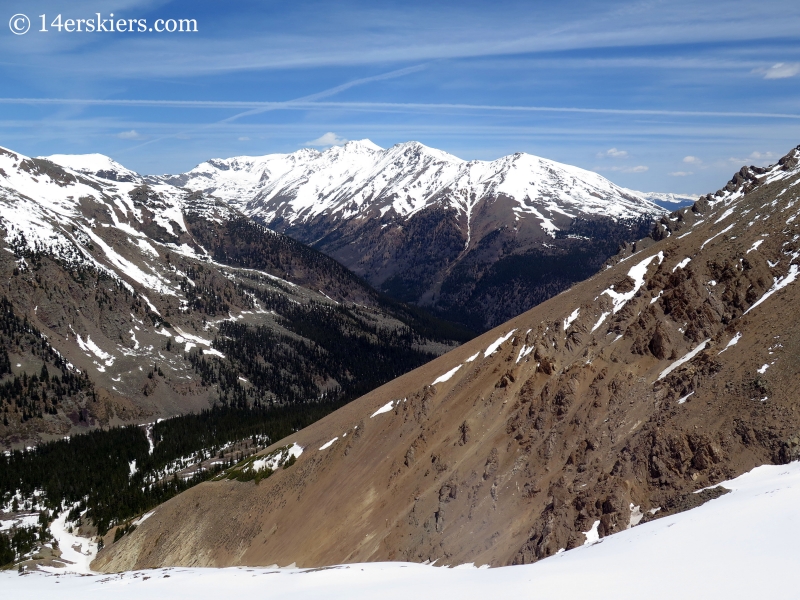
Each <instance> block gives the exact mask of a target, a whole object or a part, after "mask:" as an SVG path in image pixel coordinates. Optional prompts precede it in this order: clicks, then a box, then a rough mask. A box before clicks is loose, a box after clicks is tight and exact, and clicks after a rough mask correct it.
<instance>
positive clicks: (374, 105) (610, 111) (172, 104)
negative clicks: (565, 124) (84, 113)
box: [0, 66, 800, 120]
mask: <svg viewBox="0 0 800 600" xmlns="http://www.w3.org/2000/svg"><path fill="white" fill-rule="evenodd" d="M421 68H424V67H423V66H417V67H410V68H409V69H401V70H399V71H393V72H392V74H395V73H397V75H394V76H400V75H402V74H406V73H409V72H412V70H413V71H416V70H420V69H421ZM388 75H390V74H384V75H377V76H375V77H366V78H364V79H359V80H355V81H354V82H350V83H347V84H343V85H341V86H337V87H336V88H331V89H330V90H325V91H324V92H319V94H312V95H310V96H305V97H303V98H298V99H296V100H286V101H281V102H247V101H217V100H133V99H95V98H0V104H18V105H25V104H29V105H73V106H143V107H144V106H149V107H161V108H197V109H208V108H234V109H242V108H251V109H253V111H254V112H252V113H250V112H249V111H247V113H242V114H241V115H237V116H236V117H231V119H233V118H240V117H241V116H244V115H245V114H257V113H259V112H266V111H269V110H314V109H320V108H331V109H336V110H343V109H344V110H352V111H409V112H415V111H432V110H447V111H451V110H465V111H492V112H544V113H547V112H553V113H576V114H599V115H628V116H666V117H712V118H720V119H790V120H800V113H781V112H747V111H704V110H663V109H649V108H642V109H636V108H633V109H629V108H591V107H574V106H519V105H504V104H461V103H421V102H329V101H316V100H314V98H317V97H321V96H322V95H323V94H324V96H329V95H332V94H334V93H338V92H340V91H344V90H346V89H349V88H351V87H353V86H355V85H361V84H363V83H369V82H372V81H380V80H381V79H389V78H390V77H388Z"/></svg>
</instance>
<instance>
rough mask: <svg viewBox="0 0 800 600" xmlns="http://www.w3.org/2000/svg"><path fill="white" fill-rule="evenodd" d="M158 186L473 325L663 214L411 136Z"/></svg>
mask: <svg viewBox="0 0 800 600" xmlns="http://www.w3.org/2000/svg"><path fill="white" fill-rule="evenodd" d="M154 181H158V182H167V183H169V184H172V185H178V186H181V187H186V188H188V189H191V190H196V191H202V192H204V193H208V194H213V195H215V196H218V197H220V198H222V199H223V200H224V201H226V202H228V203H229V204H230V205H231V206H235V207H237V208H238V209H240V210H241V211H242V212H244V213H245V214H247V215H248V216H250V217H253V218H254V219H257V220H258V221H260V222H261V223H264V224H265V225H267V226H268V227H270V228H271V229H274V230H276V231H280V232H282V233H286V234H287V235H289V236H291V237H294V238H296V239H298V240H300V241H302V242H304V243H307V244H310V245H312V246H313V247H314V248H317V249H319V250H321V251H323V252H325V253H326V254H328V255H329V256H332V257H334V258H336V259H337V260H338V261H339V262H341V263H342V264H344V265H345V266H347V267H348V268H350V269H351V270H353V271H354V272H355V273H357V274H359V275H360V276H362V277H364V278H365V279H366V280H367V281H369V282H370V283H371V284H372V285H373V286H375V287H377V288H379V289H381V290H383V291H385V292H387V293H389V294H391V295H392V296H394V297H395V298H398V299H400V300H402V301H406V302H413V303H416V304H419V305H422V306H429V307H432V308H433V309H434V310H436V311H438V312H439V313H440V314H442V315H445V316H447V317H448V318H450V319H453V320H458V321H460V322H462V323H465V324H467V325H469V326H470V327H472V328H475V329H479V330H484V329H486V328H489V327H493V326H495V325H498V324H499V323H502V322H503V321H505V320H507V319H509V318H511V317H512V316H515V315H517V314H519V313H521V312H523V311H525V310H527V309H529V308H530V307H532V306H534V305H535V304H538V303H539V302H542V301H544V300H546V299H547V298H549V297H551V296H553V295H554V294H556V293H558V292H560V291H562V290H564V289H566V288H567V287H568V286H569V285H571V284H572V283H574V282H576V281H580V280H582V279H585V278H586V277H588V276H590V275H592V274H594V273H595V272H596V271H597V270H598V269H599V268H600V266H601V265H602V263H603V262H604V261H605V260H606V259H607V258H608V257H609V256H612V255H613V254H615V253H616V252H617V250H618V248H619V245H620V244H621V243H623V242H631V241H633V240H636V239H638V238H640V237H642V236H643V235H646V233H647V231H648V230H649V226H650V224H651V222H652V220H653V218H654V217H655V216H656V215H660V214H662V213H663V212H665V211H664V209H663V208H661V207H659V206H657V205H656V204H654V203H653V202H651V200H650V199H649V198H646V197H645V196H644V195H643V194H641V193H639V192H634V191H632V190H627V189H624V188H620V187H618V186H616V185H614V184H613V183H611V182H610V181H608V180H607V179H605V178H603V177H601V176H600V175H598V174H596V173H592V172H589V171H585V170H583V169H579V168H577V167H573V166H569V165H564V164H560V163H557V162H553V161H550V160H546V159H543V158H539V157H536V156H531V155H528V154H523V153H517V154H514V155H511V156H505V157H502V158H500V159H498V160H495V161H491V162H489V161H465V160H461V159H459V158H457V157H455V156H453V155H451V154H448V153H446V152H442V151H440V150H436V149H433V148H428V147H426V146H424V145H422V144H420V143H418V142H408V143H403V144H397V145H395V146H392V147H391V148H388V149H385V150H384V149H382V148H379V147H378V146H376V145H375V144H373V143H372V142H370V141H369V140H362V141H358V142H348V143H347V144H345V145H344V146H342V147H333V148H330V149H328V150H326V151H324V152H318V151H316V150H308V149H304V150H300V151H298V152H294V153H292V154H271V155H266V156H261V157H234V158H229V159H214V160H210V161H207V162H205V163H202V164H201V165H198V166H197V167H196V168H194V169H192V170H191V171H189V172H188V173H184V174H182V175H178V176H164V177H160V178H155V179H154ZM662 196H663V197H662ZM667 196H670V197H669V198H667ZM653 198H654V199H655V200H656V201H659V202H661V203H662V205H663V201H664V200H665V199H666V200H669V201H673V200H674V198H672V197H671V195H657V194H656V195H654V196H653ZM672 208H677V206H674V205H673V207H672Z"/></svg>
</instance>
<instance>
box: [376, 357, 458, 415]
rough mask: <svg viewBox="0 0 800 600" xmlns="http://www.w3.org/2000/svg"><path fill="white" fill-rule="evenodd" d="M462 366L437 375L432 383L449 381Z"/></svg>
mask: <svg viewBox="0 0 800 600" xmlns="http://www.w3.org/2000/svg"><path fill="white" fill-rule="evenodd" d="M460 368H461V365H458V366H457V367H453V368H452V369H450V370H449V371H448V372H447V373H445V374H444V375H440V376H439V377H437V378H436V379H435V380H434V381H433V383H432V384H431V385H436V384H437V383H444V382H445V381H447V380H448V379H450V378H451V377H452V376H453V375H455V374H456V371H458V370H459V369H460ZM373 416H374V415H373Z"/></svg>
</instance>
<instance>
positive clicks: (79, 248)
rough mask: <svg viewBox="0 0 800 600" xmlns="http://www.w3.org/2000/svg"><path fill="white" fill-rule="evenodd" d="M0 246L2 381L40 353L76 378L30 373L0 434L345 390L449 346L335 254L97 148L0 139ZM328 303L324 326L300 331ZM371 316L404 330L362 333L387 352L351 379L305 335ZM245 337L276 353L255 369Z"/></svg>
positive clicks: (350, 372) (38, 362) (353, 330)
mask: <svg viewBox="0 0 800 600" xmlns="http://www.w3.org/2000/svg"><path fill="white" fill-rule="evenodd" d="M0 244H2V246H3V249H4V250H5V251H4V252H0V274H2V278H0V279H2V281H4V282H5V283H4V284H3V285H2V290H1V292H0V295H2V297H3V299H2V302H3V307H4V310H5V312H4V313H3V315H0V316H2V318H4V319H6V321H7V322H6V323H5V325H4V327H3V328H0V358H2V360H0V377H3V376H5V375H9V376H10V377H16V378H18V379H19V380H20V381H30V380H29V379H26V377H29V376H32V375H33V374H34V373H39V372H40V369H41V368H42V367H43V364H42V361H44V363H45V365H47V364H48V363H49V365H50V366H49V367H48V368H50V369H52V370H53V372H55V369H59V370H61V371H62V374H63V376H64V377H65V378H67V379H69V378H70V377H71V376H72V375H71V374H82V373H85V374H88V378H87V379H86V381H85V382H84V381H82V383H81V386H83V387H82V388H81V389H80V391H77V390H75V389H74V386H73V388H72V389H73V391H74V392H75V393H74V394H71V395H70V394H68V396H70V397H69V398H68V399H67V400H64V397H63V396H64V394H63V391H62V390H61V389H60V388H59V389H51V388H52V386H50V387H47V386H45V387H44V388H41V389H40V387H41V386H40V384H39V383H38V382H36V383H35V386H34V387H35V389H33V388H32V389H30V390H28V389H27V388H25V387H24V386H23V387H21V388H19V389H17V388H14V389H17V391H15V392H14V393H13V394H12V395H11V396H9V395H6V396H4V397H3V398H2V399H0V411H5V412H3V415H4V417H5V418H0V443H3V444H8V443H12V442H14V441H15V440H16V441H17V442H18V443H19V442H23V441H25V440H35V439H37V438H38V436H39V435H40V434H62V435H63V434H65V433H69V432H70V431H71V429H72V428H73V426H80V427H88V426H97V425H107V424H108V423H109V422H130V421H136V420H141V419H143V418H147V417H156V416H167V415H174V414H178V413H183V412H187V411H195V410H199V409H202V408H207V407H208V406H209V405H210V403H211V402H213V401H215V400H217V399H223V400H228V399H230V398H231V397H232V396H231V395H232V394H233V395H234V396H237V397H238V398H239V400H237V401H240V402H241V401H244V399H247V401H248V402H256V401H258V402H272V401H277V402H288V401H291V402H305V401H307V400H316V399H318V398H319V397H320V396H321V395H324V394H328V395H331V394H333V395H339V394H344V396H348V395H349V396H350V397H353V396H354V395H357V394H360V393H363V391H364V390H365V386H366V389H368V388H369V386H374V385H378V384H379V383H382V382H383V381H386V380H387V379H390V378H392V377H395V376H397V375H398V374H400V373H401V372H404V371H406V370H408V369H410V368H413V367H414V366H416V365H418V364H421V363H422V362H424V361H425V360H428V359H430V358H432V357H434V356H437V355H438V354H440V353H441V352H442V351H444V350H445V349H446V348H448V347H451V346H450V344H452V339H450V338H448V337H447V336H444V335H443V336H441V337H440V336H438V334H433V335H434V337H436V342H435V343H433V339H432V338H431V337H430V336H431V335H432V332H433V330H431V329H428V337H426V336H422V335H419V336H418V335H417V333H416V331H417V327H418V323H417V321H416V320H415V319H416V317H414V316H413V315H411V314H410V313H409V312H407V311H406V309H405V308H404V307H402V306H397V305H393V306H392V307H390V306H389V305H388V304H387V303H386V302H385V301H384V300H382V299H381V298H380V297H379V295H378V294H377V293H376V292H375V291H374V290H372V289H371V288H369V286H367V285H365V284H364V283H363V282H362V281H360V280H359V279H358V278H357V277H355V276H354V275H353V274H352V273H350V272H349V271H347V269H345V268H344V267H342V266H341V265H340V264H338V263H336V262H335V261H334V260H332V259H330V258H328V257H326V256H324V255H322V254H320V253H319V252H317V251H314V250H311V249H310V248H308V247H306V246H304V245H303V244H301V243H299V242H297V241H295V240H292V239H290V238H287V237H285V236H283V235H280V234H276V233H274V232H271V231H269V230H267V229H265V228H264V227H263V226H261V225H258V224H256V223H254V222H253V221H252V220H250V219H248V218H247V217H245V216H244V215H242V214H241V213H240V212H239V211H238V210H237V209H236V208H234V207H232V206H230V205H229V204H227V203H224V202H222V201H221V200H219V199H217V198H214V197H211V196H209V195H207V194H203V193H199V192H193V191H191V190H187V189H184V188H179V187H176V186H174V185H171V184H169V183H166V182H163V181H153V180H146V179H145V178H143V177H141V176H140V175H138V174H137V173H135V172H133V171H131V170H129V169H126V168H125V167H123V166H122V165H120V164H118V163H116V162H114V161H112V160H111V159H109V158H108V157H105V156H102V155H97V154H92V155H74V156H73V155H69V156H68V155H55V156H51V157H49V158H30V157H26V156H24V155H21V154H18V153H16V152H13V151H11V150H7V149H4V148H0ZM335 306H336V307H338V308H336V310H335V311H334V312H335V313H336V314H331V315H329V316H328V317H327V318H326V319H323V322H322V323H320V324H319V325H318V327H321V328H322V329H319V328H316V329H312V330H311V331H310V333H304V332H305V331H307V330H308V328H306V329H305V330H303V331H301V332H300V333H298V331H300V329H301V328H302V326H303V324H304V323H305V322H306V321H307V320H315V319H316V320H319V319H320V318H321V317H320V316H319V315H320V314H321V313H320V311H322V313H324V312H325V311H329V310H333V307H335ZM375 318H379V319H381V320H383V319H388V321H386V322H387V323H390V325H389V328H390V329H392V328H396V329H403V330H404V331H407V332H408V335H407V336H406V338H407V339H404V340H403V341H402V342H399V345H398V342H397V340H394V339H389V337H387V338H386V339H382V338H381V339H375V338H369V339H371V340H372V341H371V342H369V344H373V346H374V347H372V348H371V349H369V350H367V348H363V350H364V351H365V352H367V351H368V352H369V353H370V354H371V355H372V356H379V355H380V354H381V352H383V350H387V349H388V348H391V349H392V352H394V354H392V355H391V356H392V358H391V360H390V359H389V358H388V357H386V356H384V357H383V359H379V360H383V363H382V366H380V367H379V368H378V371H375V372H370V373H369V374H367V375H365V376H364V377H359V376H357V374H356V373H355V371H354V367H353V366H352V365H348V366H346V365H344V364H343V363H342V364H340V365H339V366H335V365H333V363H330V364H327V365H326V366H325V367H322V366H320V365H318V364H315V363H314V362H313V361H312V360H311V358H312V356H316V355H317V353H318V352H320V351H325V352H327V351H326V350H324V348H325V344H326V343H328V342H326V341H325V340H330V339H334V337H335V336H333V337H332V336H328V337H326V338H325V339H322V337H318V338H315V336H316V335H317V334H318V333H319V332H320V331H323V330H325V329H326V328H330V329H331V331H332V332H333V331H335V332H337V335H341V332H340V330H341V328H340V327H339V326H340V325H341V323H340V320H341V319H345V320H347V322H348V329H347V331H348V333H347V334H346V335H350V334H352V335H355V336H360V337H358V340H361V341H367V339H368V338H367V335H366V331H367V330H368V331H372V327H373V325H372V323H373V321H374V319H375ZM234 325H235V326H234ZM428 325H429V324H426V327H427V326H428ZM226 328H227V329H226ZM362 328H364V330H363V331H362ZM228 329H229V330H230V331H228ZM434 329H436V326H434ZM387 331H388V330H387ZM359 332H360V333H359ZM362 333H363V334H364V335H362ZM256 338H258V339H259V340H261V342H263V341H264V340H267V339H268V340H270V344H271V347H272V348H273V350H271V351H270V353H262V354H261V355H260V357H259V358H258V359H257V363H256V362H253V361H254V360H256V357H255V356H254V355H253V354H252V353H249V351H246V350H245V347H246V346H247V344H248V343H250V342H253V341H254V340H255V339H256ZM247 339H250V342H247ZM36 340H44V341H42V344H43V348H44V349H43V350H36V343H37V342H36ZM358 340H355V339H354V340H353V342H352V343H353V344H356V346H357V345H358V344H359V343H360V342H359V341H358ZM228 343H231V347H230V348H229V349H221V348H222V346H224V345H225V344H228ZM420 344H421V345H420ZM401 346H402V348H401ZM354 347H355V346H354ZM387 352H388V350H387ZM6 353H7V355H8V357H9V358H8V359H7V360H6V359H5V356H6ZM356 354H357V353H353V354H352V355H351V356H338V357H336V358H335V359H334V360H335V361H340V360H351V359H352V360H354V361H355V360H356V358H355V357H356ZM265 356H266V358H265ZM204 363H207V364H206V365H205V366H203V364H204ZM246 364H249V366H246ZM4 365H6V366H4ZM209 369H210V370H209ZM200 370H205V371H204V372H205V373H206V374H205V375H203V377H200V378H198V377H197V372H198V371H200ZM153 372H156V373H162V374H163V375H159V376H157V377H156V376H154V375H153ZM212 372H213V375H211V374H210V373H212ZM378 372H381V373H382V374H381V375H379V376H378V380H374V381H372V378H373V376H374V375H375V374H377V373H378ZM223 376H224V377H225V378H227V380H228V382H229V383H228V384H226V385H225V386H222V387H220V384H219V381H220V378H222V377H223ZM237 381H238V383H233V382H237ZM253 381H256V382H258V383H252V382H253ZM370 381H372V383H369V382H370ZM230 383H233V387H230V385H229V384H230ZM15 385H16V384H15ZM47 385H48V386H49V385H50V384H49V383H48V384H47ZM36 386H39V387H36ZM156 390H158V391H157V393H156ZM348 390H349V391H348ZM356 390H358V391H356ZM18 392H19V393H18ZM58 398H61V400H58V401H57V399H58ZM6 402H9V403H10V404H9V405H6V404H5V403H6ZM8 410H10V413H9V412H8Z"/></svg>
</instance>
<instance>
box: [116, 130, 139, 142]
mask: <svg viewBox="0 0 800 600" xmlns="http://www.w3.org/2000/svg"><path fill="white" fill-rule="evenodd" d="M117 137H118V138H119V139H121V140H140V139H142V136H141V134H140V133H139V132H138V131H136V130H135V129H131V130H130V131H121V132H119V133H118V134H117Z"/></svg>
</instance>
